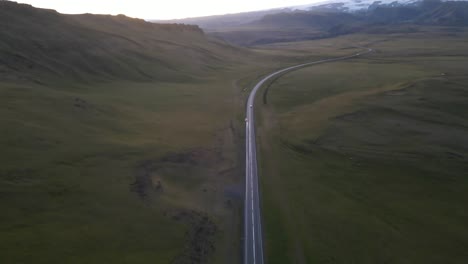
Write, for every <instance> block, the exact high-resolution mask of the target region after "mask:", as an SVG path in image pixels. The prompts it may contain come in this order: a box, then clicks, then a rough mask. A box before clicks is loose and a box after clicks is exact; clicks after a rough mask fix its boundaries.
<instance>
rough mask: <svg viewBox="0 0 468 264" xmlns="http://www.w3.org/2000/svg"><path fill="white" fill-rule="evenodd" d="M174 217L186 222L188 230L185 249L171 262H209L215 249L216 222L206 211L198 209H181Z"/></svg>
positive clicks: (188, 263) (187, 263)
mask: <svg viewBox="0 0 468 264" xmlns="http://www.w3.org/2000/svg"><path fill="white" fill-rule="evenodd" d="M172 219H173V220H175V221H178V222H183V223H185V224H186V225H187V226H188V230H187V232H186V233H185V237H186V242H185V246H184V249H183V250H182V252H181V253H180V254H179V255H178V256H177V257H175V259H174V260H173V261H172V262H171V264H198V263H209V262H210V257H211V256H212V254H213V252H214V251H215V245H214V239H215V234H216V232H217V230H218V228H217V226H216V224H215V223H214V222H213V221H212V220H211V219H210V218H209V217H208V215H206V214H205V213H201V212H196V211H179V212H176V213H174V214H173V215H172Z"/></svg>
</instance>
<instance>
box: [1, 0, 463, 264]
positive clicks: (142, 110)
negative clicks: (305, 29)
mask: <svg viewBox="0 0 468 264" xmlns="http://www.w3.org/2000/svg"><path fill="white" fill-rule="evenodd" d="M0 24H1V27H0V39H1V40H2V41H0V73H1V74H0V103H1V105H2V108H1V110H0V120H1V121H2V125H1V126H0V146H1V147H2V151H1V152H0V164H1V166H0V198H1V199H0V208H2V217H0V263H132V264H133V263H175V264H179V263H239V262H241V260H242V241H243V240H242V220H243V217H242V212H243V210H242V209H243V208H242V206H243V191H244V190H243V188H244V184H243V181H244V157H245V156H244V151H245V150H244V131H245V128H244V117H245V116H244V115H245V113H244V111H245V100H246V98H247V96H248V94H249V92H250V89H251V88H252V87H253V85H254V84H255V83H256V82H258V81H259V80H260V79H261V78H262V76H265V75H266V74H268V73H271V72H272V71H275V70H277V69H281V68H284V67H286V66H291V65H295V64H298V63H303V62H307V61H312V60H319V59H323V58H330V57H338V56H345V55H349V54H354V53H356V52H357V51H358V50H361V48H359V47H362V46H369V47H372V48H373V49H374V52H373V53H372V54H368V55H365V56H363V57H361V58H356V59H352V60H348V61H341V62H335V63H330V64H322V65H315V66H313V67H309V68H304V69H301V70H298V71H295V72H292V73H288V74H286V75H284V76H282V77H281V78H278V79H276V80H274V81H273V82H272V83H270V84H269V86H268V89H265V90H264V94H263V96H259V97H258V106H261V107H259V108H257V109H259V111H258V112H257V114H258V115H259V117H260V118H259V119H258V122H259V123H258V125H259V126H258V132H259V133H258V137H259V144H260V147H261V148H259V149H261V153H259V154H260V164H261V168H260V170H261V175H260V178H261V194H262V205H263V208H262V209H263V211H262V212H263V220H264V226H265V241H266V245H265V246H266V256H267V260H268V263H465V262H466V261H467V260H468V255H467V253H466V252H467V250H466V248H468V225H466V222H468V221H467V220H468V215H467V213H466V212H465V211H466V210H464V206H465V204H466V202H468V195H467V193H468V192H467V191H468V190H467V188H468V187H467V186H468V185H467V181H468V179H466V171H468V167H467V165H466V164H467V157H468V138H467V135H468V133H467V132H468V131H467V130H468V122H467V120H468V116H467V113H468V105H467V104H466V102H467V97H468V90H467V88H466V87H467V86H466V84H467V83H468V76H467V75H466V70H465V69H466V68H467V67H468V51H467V50H466V47H465V46H466V40H467V39H468V35H467V33H466V32H465V30H464V29H460V28H457V29H454V28H423V27H421V28H420V29H419V31H418V33H414V34H386V35H377V34H376V35H364V34H361V35H358V34H355V35H348V36H342V37H339V38H330V39H323V40H316V41H305V42H296V43H276V44H270V45H264V46H257V47H253V48H250V49H246V48H240V47H235V46H231V45H229V44H227V43H226V42H224V41H222V40H219V39H215V38H213V37H211V36H209V35H206V34H204V33H203V32H202V31H201V30H200V29H199V28H197V27H194V26H188V25H156V24H151V23H147V22H144V21H143V20H138V19H132V18H128V17H125V16H94V15H76V16H75V15H61V14H58V13H56V12H54V11H50V10H41V9H35V8H32V7H29V6H24V5H18V4H15V3H12V2H9V1H0Z"/></svg>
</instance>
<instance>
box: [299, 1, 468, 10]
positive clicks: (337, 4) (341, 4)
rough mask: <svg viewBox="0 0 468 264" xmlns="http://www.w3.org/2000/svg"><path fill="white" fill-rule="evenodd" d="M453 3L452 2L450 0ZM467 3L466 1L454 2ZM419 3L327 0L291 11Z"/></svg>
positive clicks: (412, 2)
mask: <svg viewBox="0 0 468 264" xmlns="http://www.w3.org/2000/svg"><path fill="white" fill-rule="evenodd" d="M452 1H453V0H452ZM455 1H467V0H455ZM418 2H421V0H345V1H343V0H328V1H323V2H318V3H313V4H308V5H301V6H293V7H291V9H293V10H306V11H312V10H324V11H341V12H354V11H359V10H366V9H369V7H371V8H372V7H373V6H379V5H386V6H401V5H412V4H416V3H418Z"/></svg>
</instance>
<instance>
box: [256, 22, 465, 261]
mask: <svg viewBox="0 0 468 264" xmlns="http://www.w3.org/2000/svg"><path fill="white" fill-rule="evenodd" d="M466 39H468V35H466V33H464V32H461V33H454V34H447V33H443V32H436V31H434V32H432V33H431V32H426V33H424V34H420V33H416V34H401V35H400V34H393V35H385V36H379V35H350V36H347V37H341V38H336V39H330V40H322V41H320V42H318V43H321V44H322V45H323V43H327V41H330V43H334V45H339V43H342V45H349V43H358V44H359V45H360V46H368V47H372V48H373V49H374V52H373V53H371V54H368V55H365V56H363V57H361V58H356V59H352V60H347V61H341V62H333V63H328V64H321V65H315V66H311V67H308V68H304V69H301V70H298V71H295V72H292V73H288V74H286V75H284V76H283V77H281V78H279V79H278V80H276V81H275V82H273V83H272V84H271V85H270V86H269V88H268V89H266V90H265V93H266V94H265V95H264V96H263V98H260V97H259V98H258V103H259V105H262V107H261V110H260V111H259V113H258V114H259V117H260V118H261V126H260V127H259V129H258V131H259V138H260V143H259V144H260V146H261V150H262V151H261V157H260V160H261V176H260V178H261V187H262V188H261V191H262V192H261V193H262V198H263V216H264V222H265V223H264V224H265V236H266V258H267V262H268V263H466V261H468V253H467V252H468V251H467V248H468V225H467V224H466V223H467V222H468V214H467V211H466V210H465V209H466V204H467V202H468V178H467V171H468V165H467V164H468V163H467V161H468V122H467V120H468V115H467V113H468V104H467V103H466V102H467V101H468V88H467V83H468V75H467V74H466V68H467V67H468V50H466V47H465V42H466ZM315 43H316V42H309V43H308V44H309V45H310V46H314V45H315ZM288 45H289V46H290V47H291V48H292V47H294V45H295V44H284V46H288ZM337 50H338V49H337ZM325 53H328V51H325Z"/></svg>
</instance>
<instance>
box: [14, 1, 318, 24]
mask: <svg viewBox="0 0 468 264" xmlns="http://www.w3.org/2000/svg"><path fill="white" fill-rule="evenodd" d="M13 1H16V2H20V3H27V4H31V5H33V6H35V7H41V8H49V9H55V10H57V11H58V12H60V13H65V14H80V13H94V14H112V15H117V14H125V15H127V16H131V17H138V18H143V19H173V18H186V17H197V16H207V15H220V14H227V13H239V12H245V11H254V10H262V9H270V8H276V7H286V6H295V5H304V4H310V3H314V2H319V1H322V0H229V1H228V0H13Z"/></svg>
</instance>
